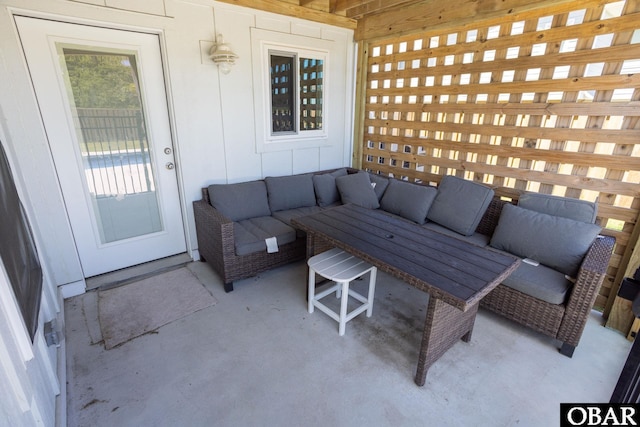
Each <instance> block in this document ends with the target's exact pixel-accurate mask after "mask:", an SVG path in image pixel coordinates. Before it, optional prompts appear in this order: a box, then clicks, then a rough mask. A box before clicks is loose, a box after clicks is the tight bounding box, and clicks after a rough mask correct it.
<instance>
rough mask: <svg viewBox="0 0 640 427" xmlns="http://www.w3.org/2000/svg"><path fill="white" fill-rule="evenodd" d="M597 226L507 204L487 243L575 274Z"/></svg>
mask: <svg viewBox="0 0 640 427" xmlns="http://www.w3.org/2000/svg"><path fill="white" fill-rule="evenodd" d="M600 230H601V229H600V227H598V226H597V225H595V224H588V223H586V222H582V221H575V220H573V219H569V218H563V217H560V216H554V215H547V214H544V213H540V212H535V211H532V210H529V209H524V208H521V207H518V206H514V205H511V204H507V205H505V206H504V207H503V208H502V213H501V214H500V219H499V220H498V226H497V227H496V230H495V232H494V233H493V236H492V237H491V243H490V245H491V246H492V247H494V248H496V249H500V250H503V251H507V252H509V253H512V254H514V255H517V256H520V257H523V258H531V259H534V260H536V261H538V262H540V263H542V264H544V265H546V266H548V267H551V268H553V269H555V270H558V271H560V272H562V273H564V274H567V275H569V276H571V277H575V275H576V274H577V272H578V268H579V267H580V264H581V263H582V259H583V258H584V256H585V255H586V253H587V251H588V250H589V248H590V247H591V244H592V243H593V240H594V239H595V238H596V237H597V236H598V233H600Z"/></svg>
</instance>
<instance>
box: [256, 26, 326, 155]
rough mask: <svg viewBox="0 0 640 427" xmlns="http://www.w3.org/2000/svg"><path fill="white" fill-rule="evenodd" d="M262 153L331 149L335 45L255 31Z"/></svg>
mask: <svg viewBox="0 0 640 427" xmlns="http://www.w3.org/2000/svg"><path fill="white" fill-rule="evenodd" d="M251 35H252V56H253V64H254V65H253V73H254V74H253V81H254V88H255V93H256V103H255V119H256V149H257V151H258V152H265V151H278V150H289V149H296V148H306V147H318V146H323V145H327V144H328V142H327V133H328V130H327V129H328V125H329V120H328V115H327V111H326V106H327V104H328V103H327V99H328V98H327V97H328V92H329V91H328V78H329V77H330V76H328V73H327V70H329V61H330V58H329V56H330V50H331V48H332V47H333V42H332V41H330V40H323V39H317V38H312V37H306V36H300V35H293V34H286V33H278V32H273V31H267V30H262V29H257V28H252V34H251Z"/></svg>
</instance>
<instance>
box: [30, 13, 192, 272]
mask: <svg viewBox="0 0 640 427" xmlns="http://www.w3.org/2000/svg"><path fill="white" fill-rule="evenodd" d="M20 16H24V17H25V18H29V16H27V15H22V14H21V15H20ZM20 20H24V19H23V18H20ZM31 21H33V19H31ZM49 21H54V22H53V23H52V24H53V25H57V24H61V25H84V26H85V27H86V24H83V23H81V22H67V21H57V20H49ZM101 30H104V32H106V33H109V32H113V31H116V32H122V31H127V32H130V33H131V32H132V33H141V32H143V33H145V34H148V35H153V36H155V38H156V40H157V42H158V43H159V45H158V46H157V49H158V51H159V54H160V69H161V72H162V84H163V92H162V100H163V102H164V105H165V106H166V112H165V114H166V120H167V128H166V133H165V136H166V137H167V138H168V144H170V145H169V146H170V147H171V148H172V150H173V154H172V158H171V159H170V160H169V159H167V160H168V161H173V162H174V163H175V164H176V165H177V166H178V167H177V168H176V170H175V174H174V176H173V181H174V183H175V186H176V189H177V196H175V198H176V199H177V204H178V209H179V211H180V220H181V227H180V233H181V238H182V242H183V243H182V250H181V251H178V252H175V253H182V252H185V251H188V250H189V249H190V248H189V246H190V239H189V233H188V227H187V223H186V222H187V218H188V215H187V212H186V207H185V202H184V189H183V185H182V177H181V174H180V173H179V171H180V168H179V164H180V163H179V155H178V150H177V144H176V143H175V141H176V135H175V132H174V125H173V124H174V120H173V118H174V115H173V111H172V108H171V103H170V100H171V96H170V92H169V89H170V85H169V82H168V79H167V77H166V76H167V74H168V72H167V69H166V57H165V49H164V40H163V37H162V32H161V31H159V32H152V31H148V30H145V31H140V30H139V29H137V28H121V27H120V28H114V26H112V25H109V26H105V27H99V30H98V31H101ZM79 42H83V40H79ZM86 43H90V42H88V41H87V42H86ZM57 83H58V84H60V83H61V82H60V81H58V82H57ZM149 102H150V101H149V100H148V99H146V100H145V101H144V103H145V105H148V104H149ZM41 108H42V107H41ZM65 114H66V113H65ZM44 120H45V121H46V119H44ZM49 123H50V122H49ZM63 125H64V126H68V122H66V123H63ZM67 131H68V128H67ZM73 137H75V135H73ZM51 144H52V142H51V141H50V146H51ZM154 145H155V147H156V152H160V151H162V150H163V148H164V147H165V146H166V145H167V142H165V143H162V142H154ZM155 163H156V165H157V168H156V173H158V174H159V173H163V172H165V171H164V170H162V169H161V168H162V167H163V166H162V165H163V164H164V163H160V160H158V158H157V157H156V159H155ZM58 173H60V172H59V171H58ZM60 188H61V191H62V186H61V185H60ZM63 194H64V193H63ZM65 199H66V201H65V204H66V211H67V216H68V217H69V221H70V223H71V224H72V227H73V223H74V221H73V219H72V218H71V215H70V210H69V209H70V208H69V203H79V201H78V200H75V201H73V200H69V197H68V195H67V194H65ZM85 203H86V202H85ZM76 222H77V220H76ZM75 240H76V248H77V250H78V252H79V253H78V256H79V257H80V258H82V255H81V254H80V251H81V250H83V249H82V248H80V247H79V244H78V237H77V236H75ZM168 255H171V254H164V255H161V256H155V257H151V258H148V259H141V260H140V261H139V262H138V261H134V262H132V263H131V264H132V265H135V264H138V263H140V262H146V261H150V260H152V259H157V258H162V257H163V256H168ZM84 268H85V267H84V266H83V269H84ZM109 268H110V269H111V270H115V269H118V268H122V267H116V268H111V267H109ZM105 272H106V271H105ZM98 274H100V273H98ZM92 275H95V274H91V273H89V272H87V271H85V273H84V276H85V277H90V276H92Z"/></svg>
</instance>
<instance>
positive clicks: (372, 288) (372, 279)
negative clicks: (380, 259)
mask: <svg viewBox="0 0 640 427" xmlns="http://www.w3.org/2000/svg"><path fill="white" fill-rule="evenodd" d="M377 275H378V269H377V268H375V267H373V268H372V269H371V271H369V295H368V296H367V303H369V307H367V317H371V315H372V314H373V297H374V295H375V293H376V276H377Z"/></svg>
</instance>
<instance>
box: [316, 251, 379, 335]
mask: <svg viewBox="0 0 640 427" xmlns="http://www.w3.org/2000/svg"><path fill="white" fill-rule="evenodd" d="M307 263H308V264H309V302H308V305H309V313H313V308H314V307H318V309H320V310H322V311H323V312H325V313H326V314H328V315H329V316H330V317H331V318H332V319H334V320H335V321H336V322H338V324H339V327H338V334H340V335H344V330H345V325H346V323H347V322H348V321H349V320H351V319H353V318H354V317H356V316H357V315H358V314H360V313H362V312H363V311H365V310H366V311H367V317H371V313H373V296H374V293H375V289H376V274H377V272H378V269H377V268H376V267H374V266H373V265H371V264H369V263H367V262H364V261H363V260H361V259H360V258H357V257H355V256H353V255H351V254H349V253H347V252H344V251H343V250H341V249H337V248H334V249H331V250H328V251H326V252H323V253H321V254H318V255H315V256H313V257H311V258H309V261H308V262H307ZM367 272H369V295H368V297H367V298H365V297H363V296H362V295H360V294H359V293H357V292H356V291H354V290H353V289H349V283H350V282H351V281H352V280H354V279H357V278H358V277H361V276H363V275H364V274H365V273H367ZM316 273H317V274H318V275H320V276H322V277H324V278H326V279H329V280H332V281H334V282H335V283H336V284H335V285H334V286H331V287H330V288H329V289H325V290H324V291H322V292H320V293H319V294H317V295H316V293H315V292H316ZM333 292H335V293H336V297H337V298H342V299H341V300H340V314H338V313H336V312H334V311H333V310H331V309H330V308H329V307H327V306H326V305H324V304H323V303H321V302H320V300H321V299H322V298H324V297H326V296H327V295H329V294H331V293H333ZM350 296H351V297H353V298H355V299H357V300H358V301H360V302H361V303H362V305H360V306H359V307H358V308H356V309H354V310H353V311H351V313H347V303H348V301H349V297H350Z"/></svg>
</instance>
